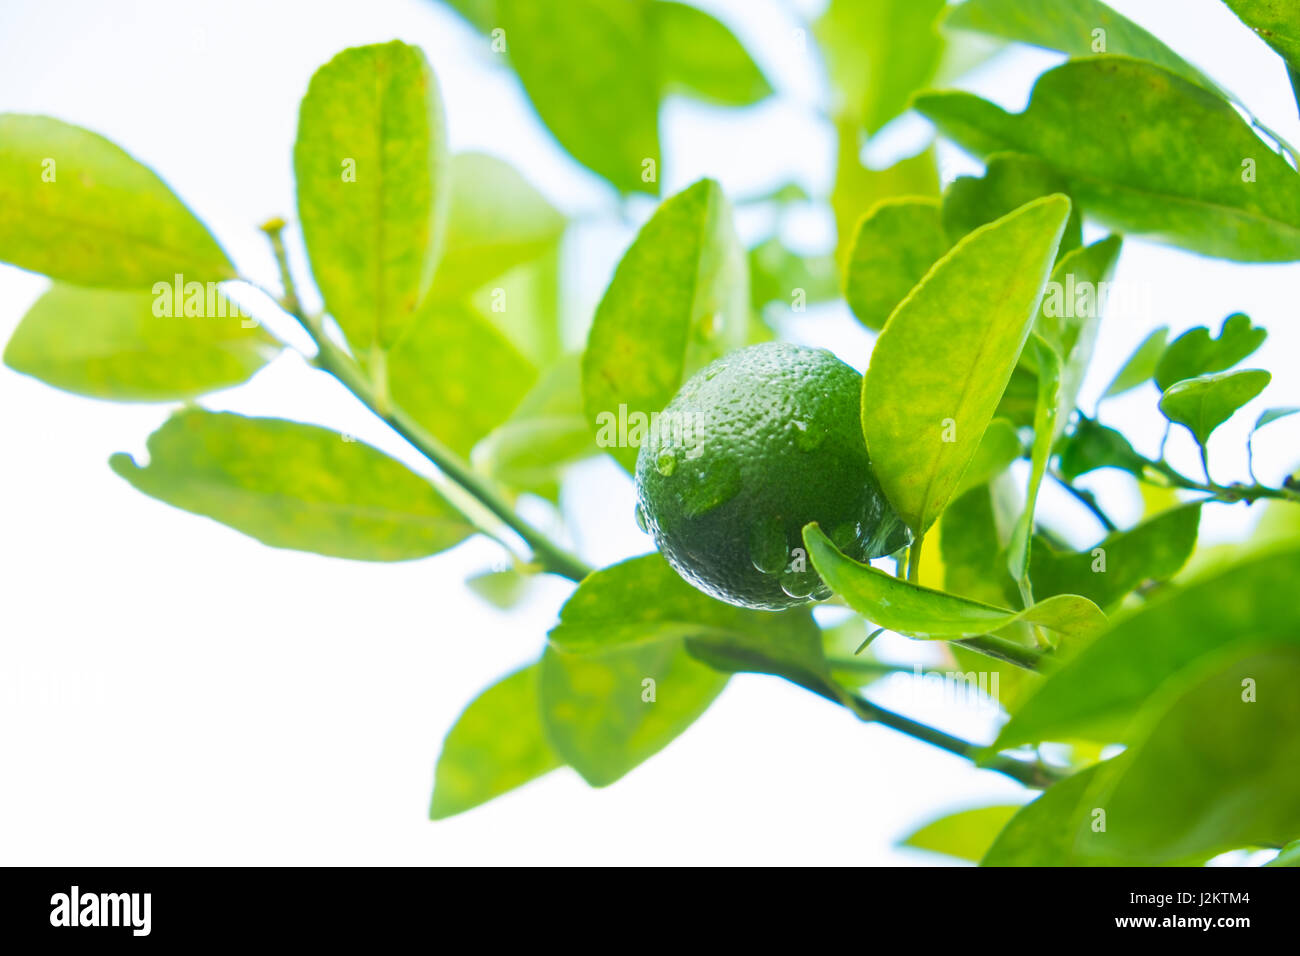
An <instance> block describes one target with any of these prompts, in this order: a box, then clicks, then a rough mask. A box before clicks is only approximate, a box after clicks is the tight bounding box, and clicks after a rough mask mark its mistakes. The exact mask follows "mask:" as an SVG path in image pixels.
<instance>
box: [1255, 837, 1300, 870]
mask: <svg viewBox="0 0 1300 956" xmlns="http://www.w3.org/2000/svg"><path fill="white" fill-rule="evenodd" d="M1264 865H1265V866H1300V840H1292V841H1291V842H1290V843H1288V844H1287V845H1286V846H1284V847H1282V851H1281V852H1280V853H1278V855H1277V856H1275V857H1273V859H1271V860H1269V861H1268V862H1267V863H1265V864H1264Z"/></svg>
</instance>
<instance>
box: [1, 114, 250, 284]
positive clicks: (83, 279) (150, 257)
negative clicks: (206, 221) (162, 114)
mask: <svg viewBox="0 0 1300 956" xmlns="http://www.w3.org/2000/svg"><path fill="white" fill-rule="evenodd" d="M0 262H8V263H12V264H13V265H16V266H18V267H19V268H21V269H30V270H31V271H33V272H42V273H44V274H45V275H47V276H49V277H50V278H52V279H58V280H62V281H64V282H72V283H75V284H77V285H88V286H102V287H108V288H115V289H147V288H150V287H152V286H153V284H154V283H155V282H172V281H173V280H174V278H175V276H176V275H180V276H182V281H185V282H219V281H221V280H222V279H232V278H234V276H235V267H234V266H233V265H232V264H231V262H230V260H229V259H228V258H226V254H225V253H224V252H223V251H222V250H221V247H220V246H219V245H218V244H217V241H216V240H215V239H213V238H212V234H211V233H210V232H208V230H207V227H206V226H204V225H203V223H201V222H199V220H198V219H196V218H195V216H194V214H193V213H192V212H190V210H189V209H187V208H186V207H185V205H184V203H182V202H181V201H180V200H179V199H178V198H177V197H176V195H175V194H174V193H173V192H172V191H171V190H170V189H169V188H168V187H167V184H166V183H164V182H163V181H162V180H161V179H159V178H158V176H157V174H155V173H154V172H153V170H151V169H149V168H148V167H147V166H145V165H143V164H142V163H140V162H139V161H138V160H136V159H135V158H133V157H132V156H130V155H128V154H127V153H126V152H124V151H123V150H122V149H120V148H118V147H117V146H115V145H114V144H113V143H111V142H109V141H108V140H106V139H104V137H102V136H98V135H96V134H95V133H92V132H90V131H89V130H85V129H82V128H81V127H79V126H72V125H71V124H69V123H62V122H60V121H58V120H55V119H50V118H49V117H47V116H24V115H21V114H18V113H0Z"/></svg>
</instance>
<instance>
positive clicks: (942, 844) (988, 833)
mask: <svg viewBox="0 0 1300 956" xmlns="http://www.w3.org/2000/svg"><path fill="white" fill-rule="evenodd" d="M1019 809H1020V806H1019V805H1018V804H1010V805H1006V804H1003V805H999V806H994V807H975V808H974V809H971V810H961V811H959V812H957V813H950V814H948V815H947V816H944V817H940V818H939V819H938V820H933V821H931V822H930V823H927V824H926V825H925V826H923V827H921V829H919V830H917V831H915V832H914V833H912V834H911V835H910V836H908V837H906V838H905V839H903V841H902V843H901V845H902V846H910V847H915V848H916V849H918V850H930V851H931V852H933V853H942V854H944V855H945V856H952V857H956V858H957V859H959V860H969V861H970V862H972V863H977V862H979V859H980V857H982V856H983V855H984V854H985V852H987V851H988V848H989V846H990V845H991V844H992V843H993V840H994V838H996V837H997V835H998V831H1000V830H1001V829H1002V828H1003V827H1004V826H1006V824H1007V821H1008V820H1010V819H1011V818H1012V817H1013V816H1014V815H1015V814H1016V812H1017V811H1018V810H1019Z"/></svg>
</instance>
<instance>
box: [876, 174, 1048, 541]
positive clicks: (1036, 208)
mask: <svg viewBox="0 0 1300 956" xmlns="http://www.w3.org/2000/svg"><path fill="white" fill-rule="evenodd" d="M1069 210H1070V203H1069V200H1067V199H1066V198H1065V197H1063V196H1054V197H1048V198H1046V199H1040V200H1036V201H1034V202H1032V203H1029V204H1027V205H1026V206H1024V207H1023V208H1021V209H1019V210H1017V211H1016V212H1014V213H1012V214H1011V215H1009V216H1005V217H1004V218H1002V219H999V220H997V221H996V222H993V223H990V224H989V225H987V226H983V227H981V228H980V229H977V230H976V231H975V232H973V233H971V234H970V235H968V236H967V237H965V238H964V239H962V241H961V242H959V243H958V244H957V245H956V246H954V247H953V249H952V250H951V251H950V252H949V253H948V254H947V255H945V256H944V257H943V258H942V259H941V260H939V263H938V264H937V265H936V266H935V267H934V269H933V270H932V271H931V272H930V273H929V274H928V275H927V276H926V277H925V279H924V280H922V282H921V284H920V285H918V286H917V287H916V288H915V289H914V290H913V291H912V292H911V294H910V295H909V296H908V297H907V298H906V299H905V300H904V301H903V302H902V303H901V304H900V305H899V306H898V308H897V309H896V310H895V311H894V313H893V315H891V316H890V318H889V321H888V322H887V323H886V325H885V328H884V329H883V330H882V331H881V333H880V336H879V337H878V338H877V339H876V344H875V348H874V349H873V350H872V353H871V363H870V365H869V366H868V368H867V374H866V376H865V378H864V380H863V386H862V429H863V434H864V435H865V437H866V442H867V448H868V450H869V451H870V453H871V460H872V464H873V466H874V468H875V471H876V477H877V478H878V479H879V480H880V484H881V487H882V488H883V489H884V491H885V495H886V496H887V497H888V498H889V500H890V502H892V503H893V505H894V508H895V509H896V510H897V511H898V513H899V515H900V516H901V517H902V518H903V520H904V521H906V522H907V524H908V526H909V527H911V529H912V530H913V532H914V533H916V534H918V535H920V534H924V532H925V530H926V529H927V528H929V527H930V525H931V524H932V523H933V522H934V520H935V519H936V518H937V517H938V516H939V514H940V513H941V512H942V511H943V508H944V505H946V504H947V502H948V499H949V498H950V497H951V496H952V493H953V492H954V491H955V490H956V488H957V485H958V484H959V482H960V481H961V476H962V474H963V472H965V470H966V467H967V466H968V465H969V464H970V460H971V458H972V457H973V456H974V454H975V451H976V449H977V448H978V446H979V442H980V439H981V438H982V437H983V435H984V431H985V429H986V428H988V424H989V421H990V420H991V419H992V418H993V414H994V412H995V411H996V409H997V406H998V400H999V399H1000V398H1001V396H1002V392H1003V390H1004V389H1005V388H1006V385H1007V381H1008V379H1010V377H1011V372H1012V369H1014V368H1015V365H1016V360H1017V358H1018V357H1019V355H1020V351H1021V348H1022V347H1023V346H1024V344H1025V340H1026V338H1027V337H1028V335H1029V330H1030V325H1031V323H1032V321H1033V318H1034V315H1035V313H1036V311H1037V309H1038V303H1039V299H1040V297H1041V295H1042V291H1043V287H1044V284H1045V283H1046V282H1047V278H1048V275H1049V272H1050V270H1051V265H1052V262H1053V260H1054V259H1055V257H1056V248H1057V245H1058V243H1059V242H1060V238H1061V233H1062V230H1063V229H1064V227H1065V222H1066V219H1067V217H1068V215H1069Z"/></svg>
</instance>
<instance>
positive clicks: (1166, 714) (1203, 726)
mask: <svg viewBox="0 0 1300 956" xmlns="http://www.w3.org/2000/svg"><path fill="white" fill-rule="evenodd" d="M1297 682H1300V647H1296V646H1295V644H1294V643H1292V644H1290V645H1289V646H1279V647H1274V648H1260V647H1253V648H1252V647H1234V648H1231V649H1226V650H1225V652H1224V653H1223V654H1222V655H1217V656H1214V657H1211V658H1208V659H1205V660H1202V661H1200V662H1198V664H1197V666H1195V667H1192V668H1191V669H1190V670H1188V671H1187V672H1184V673H1182V674H1179V675H1178V678H1177V680H1175V681H1173V682H1171V683H1170V684H1169V685H1168V686H1166V687H1165V688H1163V689H1162V690H1161V691H1160V692H1159V693H1158V694H1157V695H1156V696H1155V697H1154V698H1153V699H1152V700H1151V701H1150V702H1149V703H1148V704H1147V705H1146V707H1144V708H1143V712H1142V714H1141V715H1140V716H1139V717H1138V719H1137V722H1136V725H1135V727H1134V729H1133V730H1132V731H1131V732H1130V734H1129V735H1128V742H1129V743H1130V746H1129V749H1128V751H1126V752H1125V754H1124V755H1123V757H1122V758H1120V762H1119V764H1118V766H1117V770H1118V771H1121V772H1117V774H1116V776H1115V777H1114V778H1113V779H1112V780H1111V781H1110V782H1109V786H1107V787H1106V788H1105V789H1104V790H1103V791H1102V795H1101V799H1102V802H1101V803H1100V804H1098V805H1100V806H1104V807H1105V808H1106V814H1107V833H1106V841H1107V843H1108V844H1109V845H1110V846H1112V847H1113V848H1114V851H1115V852H1117V853H1118V854H1122V855H1123V856H1124V857H1125V858H1126V859H1128V860H1131V861H1133V862H1139V863H1166V862H1172V861H1178V860H1182V859H1185V858H1187V857H1192V856H1207V857H1208V856H1212V855H1216V854H1218V853H1223V852H1226V851H1228V850H1233V849H1236V848H1238V847H1242V846H1277V845H1279V844H1281V843H1283V842H1285V841H1286V840H1288V839H1290V838H1291V836H1292V835H1294V834H1295V833H1296V832H1297V831H1300V771H1298V770H1297V768H1300V697H1297V696H1296V694H1295V687H1296V686H1297Z"/></svg>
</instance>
